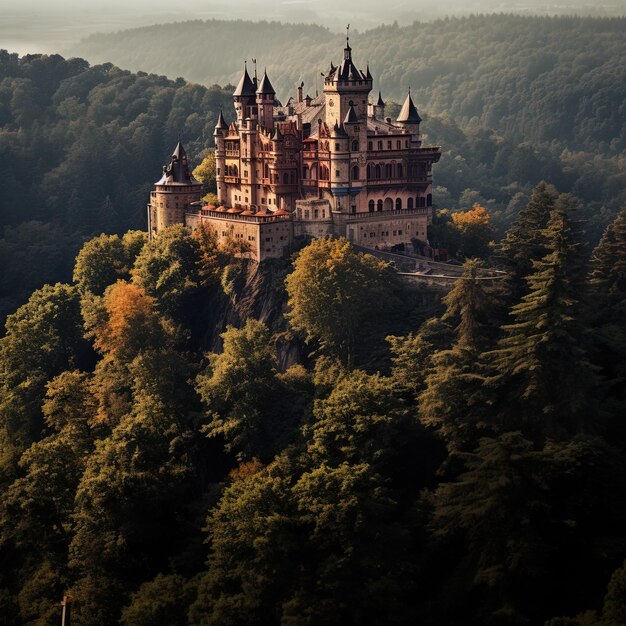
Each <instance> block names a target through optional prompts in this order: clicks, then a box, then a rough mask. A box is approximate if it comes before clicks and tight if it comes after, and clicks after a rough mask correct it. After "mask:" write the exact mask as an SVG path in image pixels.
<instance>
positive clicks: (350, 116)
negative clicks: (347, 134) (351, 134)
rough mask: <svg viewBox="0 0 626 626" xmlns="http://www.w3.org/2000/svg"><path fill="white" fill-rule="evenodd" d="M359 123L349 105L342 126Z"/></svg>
mask: <svg viewBox="0 0 626 626" xmlns="http://www.w3.org/2000/svg"><path fill="white" fill-rule="evenodd" d="M358 121H359V118H358V117H357V115H356V111H355V110H354V107H353V106H352V105H350V108H349V109H348V112H347V113H346V117H345V118H344V120H343V123H344V124H356V123H357V122H358Z"/></svg>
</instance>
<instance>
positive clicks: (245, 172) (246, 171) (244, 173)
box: [243, 170, 248, 178]
mask: <svg viewBox="0 0 626 626" xmlns="http://www.w3.org/2000/svg"><path fill="white" fill-rule="evenodd" d="M243 175H244V176H245V177H246V178H248V170H244V172H243Z"/></svg>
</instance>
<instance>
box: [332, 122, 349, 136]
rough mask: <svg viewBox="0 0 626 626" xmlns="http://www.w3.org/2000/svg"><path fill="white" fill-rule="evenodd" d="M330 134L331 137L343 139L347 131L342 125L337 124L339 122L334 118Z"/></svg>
mask: <svg viewBox="0 0 626 626" xmlns="http://www.w3.org/2000/svg"><path fill="white" fill-rule="evenodd" d="M330 136H331V138H332V139H344V138H346V137H347V136H348V133H347V132H346V131H345V130H344V127H343V125H341V126H340V125H339V122H337V120H335V125H334V126H333V129H332V130H331V131H330Z"/></svg>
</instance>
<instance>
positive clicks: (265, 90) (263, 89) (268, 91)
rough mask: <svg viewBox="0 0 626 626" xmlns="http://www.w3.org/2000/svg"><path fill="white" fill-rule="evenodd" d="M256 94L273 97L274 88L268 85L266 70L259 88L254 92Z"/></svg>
mask: <svg viewBox="0 0 626 626" xmlns="http://www.w3.org/2000/svg"><path fill="white" fill-rule="evenodd" d="M256 92H257V93H258V94H265V95H272V96H275V95H276V92H275V91H274V87H272V83H270V79H269V78H268V76H267V70H265V71H264V72H263V78H262V79H261V84H260V85H259V88H258V89H257V90H256Z"/></svg>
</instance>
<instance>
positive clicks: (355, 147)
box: [352, 139, 359, 152]
mask: <svg viewBox="0 0 626 626" xmlns="http://www.w3.org/2000/svg"><path fill="white" fill-rule="evenodd" d="M358 151H359V142H358V141H357V140H356V139H355V140H354V141H353V142H352V152H358Z"/></svg>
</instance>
